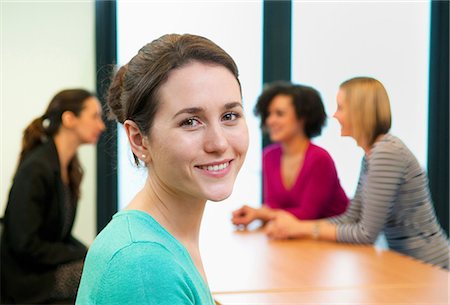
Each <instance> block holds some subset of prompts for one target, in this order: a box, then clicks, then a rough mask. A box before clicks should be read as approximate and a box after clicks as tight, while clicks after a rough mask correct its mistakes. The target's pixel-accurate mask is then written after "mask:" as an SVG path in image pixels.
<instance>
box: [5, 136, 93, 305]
mask: <svg viewBox="0 0 450 305" xmlns="http://www.w3.org/2000/svg"><path fill="white" fill-rule="evenodd" d="M72 200H73V202H76V200H75V198H72ZM64 209H65V206H64V185H63V182H62V180H61V171H60V165H59V159H58V154H57V151H56V146H55V143H54V142H53V141H52V140H49V141H48V142H47V143H45V144H43V145H41V146H39V147H37V148H35V149H34V150H33V151H31V152H30V153H29V154H28V155H27V156H26V158H25V159H24V160H23V161H22V163H21V164H20V165H19V168H18V169H17V172H16V175H15V177H14V180H13V184H12V187H11V190H10V193H9V198H8V205H7V207H6V210H5V215H4V228H3V232H2V238H1V292H2V303H3V302H5V301H6V300H8V301H10V302H11V301H12V302H15V303H40V302H43V301H45V300H48V298H49V294H50V289H51V288H52V287H53V285H54V281H55V277H54V274H55V271H56V268H57V267H58V265H60V264H64V263H68V262H72V261H77V260H80V259H84V257H85V255H86V251H87V249H86V247H85V246H84V245H83V244H82V243H81V242H79V241H78V240H76V239H75V238H74V237H73V236H72V235H71V233H70V232H71V230H72V225H73V221H74V217H73V218H72V220H71V226H70V229H69V230H68V232H69V233H67V234H66V235H65V236H62V232H63V223H64V218H63V217H64Z"/></svg>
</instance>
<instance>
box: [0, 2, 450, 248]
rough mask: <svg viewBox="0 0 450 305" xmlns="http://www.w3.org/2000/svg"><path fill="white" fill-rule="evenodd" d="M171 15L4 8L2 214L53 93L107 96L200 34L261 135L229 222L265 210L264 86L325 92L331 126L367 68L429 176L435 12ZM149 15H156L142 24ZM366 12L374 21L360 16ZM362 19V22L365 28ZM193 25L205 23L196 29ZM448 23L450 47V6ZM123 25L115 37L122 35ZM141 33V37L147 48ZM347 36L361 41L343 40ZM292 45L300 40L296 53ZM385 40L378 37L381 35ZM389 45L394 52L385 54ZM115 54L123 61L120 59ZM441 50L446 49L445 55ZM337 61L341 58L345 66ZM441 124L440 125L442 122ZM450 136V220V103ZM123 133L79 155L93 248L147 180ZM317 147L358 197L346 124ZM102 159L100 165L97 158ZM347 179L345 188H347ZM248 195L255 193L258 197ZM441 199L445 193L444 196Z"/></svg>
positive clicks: (324, 6)
mask: <svg viewBox="0 0 450 305" xmlns="http://www.w3.org/2000/svg"><path fill="white" fill-rule="evenodd" d="M213 2H214V1H213ZM170 5H171V6H172V7H170ZM173 5H174V2H161V1H145V2H134V5H131V3H128V4H127V1H122V2H120V3H119V5H118V6H117V8H118V11H117V12H116V11H115V6H114V3H113V2H109V1H98V2H96V3H94V2H93V1H85V2H72V1H58V2H5V1H3V2H2V4H1V17H2V18H1V19H2V21H1V23H2V24H1V26H2V28H1V35H2V38H1V40H2V47H1V48H2V63H1V65H2V68H1V75H2V82H1V86H2V87H1V107H2V109H1V153H2V154H1V166H0V167H1V169H2V170H1V183H0V196H1V197H0V200H1V207H2V208H1V211H0V213H3V209H4V205H5V203H6V198H7V193H8V191H9V187H10V183H11V178H12V175H13V173H14V170H15V167H16V159H17V155H18V152H19V149H20V140H21V133H22V131H23V129H24V127H25V126H26V124H28V123H29V121H31V119H32V118H34V117H35V116H38V115H39V114H41V113H42V112H43V111H44V109H45V106H46V105H47V103H48V101H49V100H50V98H51V97H52V96H53V95H54V94H55V93H56V91H58V90H60V89H62V88H66V87H85V88H87V89H90V90H98V91H99V92H100V94H101V92H102V91H104V90H105V87H106V86H107V79H108V77H109V73H110V71H111V69H110V68H111V66H110V64H111V63H112V62H118V63H119V64H123V63H125V62H126V61H127V60H129V58H130V57H131V56H132V55H133V53H135V52H136V51H137V50H138V49H139V48H140V47H141V46H142V45H143V44H144V43H145V42H148V41H150V40H152V39H154V38H156V37H158V36H160V35H161V34H162V33H165V32H171V31H172V32H180V31H182V32H193V33H199V34H202V35H205V36H207V37H209V38H211V39H213V40H214V41H216V42H217V43H218V44H219V45H221V46H223V47H224V48H225V49H226V50H227V51H229V52H230V53H231V55H232V56H233V57H234V58H235V59H236V61H237V63H238V66H239V67H240V70H241V81H242V83H243V88H244V102H246V103H247V105H246V111H247V118H248V119H249V125H250V128H251V130H252V134H253V136H252V139H251V141H252V144H251V145H252V146H251V147H252V148H251V151H250V152H249V158H248V159H247V161H246V165H245V168H244V170H243V173H242V174H241V175H240V179H241V180H238V184H237V187H236V192H235V194H233V196H232V198H230V199H229V203H225V204H220V205H221V207H222V211H223V210H225V211H228V210H230V209H231V208H232V206H233V204H235V205H240V204H241V203H252V204H258V202H257V201H258V200H260V198H259V196H260V191H261V190H260V185H259V184H258V179H259V178H258V177H259V174H260V173H259V170H260V169H259V166H260V165H259V158H260V146H259V143H260V141H261V137H260V132H259V129H258V127H257V124H258V120H257V119H256V118H254V117H253V115H252V112H251V110H252V104H253V103H254V99H255V98H256V96H257V94H258V93H259V90H260V89H261V88H262V84H263V83H264V82H267V81H271V80H274V79H292V80H294V81H298V82H302V83H306V84H309V85H312V86H316V87H317V88H318V89H319V90H320V91H321V92H322V93H323V97H324V102H325V104H326V107H327V113H328V115H330V116H331V114H332V113H333V111H334V106H333V105H334V94H335V91H336V90H337V86H338V85H339V82H340V81H342V80H344V79H345V78H346V77H351V76H353V75H354V74H355V73H356V74H358V73H364V69H362V68H361V66H362V67H363V68H367V69H368V70H370V72H369V74H371V75H372V76H375V77H380V79H381V80H382V81H385V82H387V87H388V88H387V89H388V91H389V92H391V93H392V94H393V96H392V94H391V99H392V100H393V111H394V128H393V132H394V133H395V134H397V135H399V136H400V137H401V138H402V139H404V140H405V142H406V143H407V144H408V145H410V147H411V148H412V150H413V151H414V153H415V154H416V155H417V156H418V158H419V161H420V162H421V164H422V165H423V166H424V167H426V166H427V164H429V162H427V158H428V157H429V156H427V152H428V149H427V143H428V141H430V140H433V139H432V137H430V138H428V135H427V132H426V131H427V126H428V96H429V95H432V94H433V92H434V91H433V90H434V89H433V90H431V89H430V91H429V90H428V79H429V74H428V72H429V70H428V69H429V65H428V63H429V52H430V47H429V46H430V36H429V35H430V23H431V22H433V21H436V18H434V19H433V20H431V22H430V16H431V13H432V12H431V6H430V4H429V3H428V2H426V1H424V2H419V3H405V2H403V3H401V2H400V3H395V4H389V3H384V4H383V3H378V4H377V3H371V4H360V5H356V4H353V5H352V4H349V3H338V2H335V3H323V2H322V3H320V4H318V5H312V4H311V3H308V2H297V1H294V2H292V3H291V2H284V3H281V2H279V1H276V2H265V3H262V2H260V1H242V2H231V1H215V3H213V4H211V3H210V4H209V5H206V4H205V3H201V2H195V1H181V2H180V1H179V2H178V6H177V8H176V9H174V6H173ZM364 5H365V7H364ZM389 5H390V6H389ZM144 8H145V9H144ZM171 10H172V13H173V12H174V11H176V12H178V13H177V14H170V12H171ZM147 11H148V14H146V13H145V12H147ZM364 11H365V12H366V14H361V12H364ZM180 12H181V13H180ZM291 12H292V13H291ZM369 12H370V13H369ZM116 13H118V14H116ZM139 13H140V14H142V15H139ZM358 13H359V14H361V15H359V16H358ZM164 14H167V15H164ZM195 14H198V15H196V17H193V16H195ZM127 15H128V17H129V18H130V16H131V18H133V16H134V19H131V20H130V19H129V21H128V22H127V21H123V20H126V19H123V18H126V17H127ZM370 16H371V17H370ZM157 17H159V19H157ZM291 17H292V20H291ZM357 17H358V18H359V19H358V18H357ZM183 18H185V20H183ZM352 18H353V19H355V18H356V20H357V21H358V25H360V26H361V27H363V28H365V29H367V31H365V32H364V31H363V32H358V31H357V30H356V29H352V28H351V23H352V22H351V20H352ZM446 18H447V19H446V20H447V23H446V25H447V37H448V3H447V17H446ZM164 19H165V20H164ZM444 19H445V18H444ZM121 20H122V21H121ZM174 20H178V23H177V25H176V26H174V25H173V24H174V23H175V22H174ZM419 20H420V21H419ZM121 22H122V23H121ZM152 22H153V23H152ZM421 22H422V23H421ZM371 23H372V24H371ZM116 24H117V28H118V33H117V34H118V35H117V36H116V33H115V31H114V28H115V25H116ZM196 24H197V25H196ZM444 24H445V23H444ZM168 25H172V27H167V26H168ZM206 25H208V26H206ZM177 26H178V27H177ZM183 26H184V27H183ZM291 27H292V28H291ZM346 27H347V28H346ZM389 27H392V31H391V32H392V33H389ZM440 28H442V26H440ZM183 29H186V30H183ZM137 30H142V31H143V32H141V33H144V34H143V36H140V35H141V34H139V33H138V32H137ZM291 31H292V32H291ZM342 31H344V33H342ZM345 31H349V32H350V33H353V34H354V36H351V35H344V34H345ZM286 33H292V41H291V39H290V35H288V34H286ZM314 33H318V34H317V35H315V34H314ZM377 33H379V35H378V36H377V35H375V34H377ZM402 33H403V34H404V36H403V37H402ZM339 34H341V35H339ZM145 35H147V36H145ZM364 35H366V36H365V37H364ZM370 35H374V36H375V37H370ZM396 35H398V36H399V37H398V40H396V39H395V37H396ZM116 39H117V40H116ZM358 39H359V40H360V41H363V42H364V43H362V44H360V45H359V46H358V48H355V47H354V46H353V48H351V49H350V51H353V53H351V54H348V56H347V57H345V56H342V55H345V52H348V51H349V50H347V51H346V50H345V47H344V46H349V45H352V44H354V45H358V44H357V43H356V44H355V40H356V41H357V40H358ZM380 41H388V43H385V44H381V43H380ZM236 42H238V44H236ZM116 43H117V44H118V48H117V50H115V48H113V47H112V46H114V45H115V44H116ZM364 44H366V45H364ZM414 44H417V45H414ZM377 47H379V48H380V50H381V53H380V54H379V57H380V58H375V59H374V60H373V62H369V63H367V57H364V52H367V50H369V49H370V48H377ZM444 47H445V45H444ZM442 48H443V47H442V46H440V47H438V49H439V50H441V49H442ZM339 52H344V53H342V54H341V57H339V55H340V53H339ZM444 52H445V48H444ZM340 58H342V59H343V60H339V59H340ZM318 59H320V60H318ZM352 59H353V60H352ZM384 59H385V60H384ZM352 62H354V63H356V64H357V65H358V64H359V65H360V69H359V70H358V69H357V68H355V66H353V67H351V63H352ZM365 64H369V66H364V65H365ZM383 65H386V67H388V66H389V67H390V68H392V67H393V68H394V69H396V70H397V75H394V76H392V74H391V75H387V76H385V75H383V70H385V69H384V67H383ZM440 65H441V66H442V64H440ZM447 66H448V38H447ZM394 74H395V73H394ZM402 74H403V75H405V76H409V77H412V80H411V79H410V80H405V79H406V78H405V79H402V78H401V77H402ZM330 76H331V77H330ZM414 77H415V78H414ZM430 77H432V75H430ZM446 77H447V85H446V84H445V75H443V76H442V75H441V76H440V78H439V79H441V80H442V79H444V83H443V84H441V86H444V89H445V86H447V87H446V88H447V101H448V70H447V76H446ZM389 78H390V79H389ZM97 80H100V81H98V82H97ZM399 81H401V83H398V82H399ZM438 92H439V91H438ZM441 92H442V91H441ZM441 94H442V93H441ZM441 98H442V96H441ZM444 98H445V97H444ZM398 100H403V101H402V103H403V104H401V106H398V107H397V106H396V105H398V104H397V101H398ZM405 105H406V106H405ZM406 111H408V113H409V116H408V115H407V116H405V117H403V119H400V118H399V115H401V114H403V113H404V112H406ZM430 111H431V108H430ZM433 111H434V110H433ZM437 113H441V114H442V113H443V111H442V110H441V111H437ZM430 114H431V113H430ZM444 114H445V109H444ZM436 121H439V120H437V119H436ZM433 122H434V120H432V122H431V123H433ZM443 125H444V126H443V128H444V130H445V128H447V130H446V132H444V133H442V132H441V133H438V132H433V134H434V135H436V136H438V138H437V142H439V144H440V145H444V146H443V147H444V148H445V145H446V151H447V159H446V160H447V161H446V162H447V163H446V164H447V169H445V168H444V169H442V165H444V166H445V156H444V157H443V160H444V163H442V161H439V163H438V164H437V167H438V168H439V167H441V170H446V171H447V176H446V179H447V180H446V181H447V184H446V185H447V187H445V179H444V180H442V178H434V179H435V180H434V181H440V182H441V184H443V185H441V186H440V187H441V189H442V190H443V191H440V192H441V193H440V194H441V196H440V197H442V198H444V200H445V198H447V203H446V204H447V210H446V211H445V209H444V210H442V209H441V210H440V213H441V214H446V215H447V216H446V217H447V219H448V103H447V116H446V121H445V116H444V123H443ZM397 126H398V128H397ZM405 126H406V129H405ZM408 126H410V128H408ZM115 127H116V126H115V124H113V123H110V125H109V131H108V133H107V134H105V135H104V136H103V137H102V141H101V143H100V145H99V150H98V151H96V149H95V148H94V147H92V146H84V147H83V148H82V149H81V156H80V157H81V162H82V164H83V166H84V168H85V178H84V180H83V184H82V192H83V195H82V199H81V201H80V210H79V211H78V215H77V219H76V223H75V235H77V236H78V237H79V238H80V239H82V240H83V241H85V242H87V243H90V242H91V241H92V240H93V238H94V237H95V235H96V233H97V230H98V229H101V228H102V227H103V225H104V224H105V223H106V222H107V221H108V219H109V217H110V215H111V214H112V213H113V212H114V211H115V210H117V209H118V208H119V207H120V206H121V205H122V203H121V201H122V202H126V201H127V195H125V192H124V190H125V191H126V190H128V191H129V192H130V193H133V187H129V186H128V187H127V186H124V185H123V181H126V180H128V179H130V177H131V178H133V177H134V178H133V179H135V180H136V177H138V178H137V179H138V180H139V178H142V177H143V176H144V174H145V173H144V174H143V173H142V170H140V171H139V170H138V171H136V169H135V168H132V167H131V168H130V167H128V168H127V167H126V166H125V167H124V166H123V164H124V163H120V162H121V161H119V163H117V162H116V155H115V140H114V138H113V136H114V135H115V132H116V131H115ZM441 128H442V127H441ZM119 130H120V128H119ZM445 136H446V137H447V138H446V140H445ZM443 137H444V139H443ZM122 140H123V139H122ZM317 141H318V143H319V144H320V145H323V146H324V147H326V148H327V149H329V150H330V152H331V153H332V155H333V157H334V158H335V161H336V163H337V167H338V171H339V175H340V176H341V179H342V180H343V184H344V185H347V188H346V191H347V193H348V195H350V196H351V195H352V190H351V186H352V185H353V184H354V183H355V182H354V180H355V179H356V176H357V174H358V168H357V167H358V166H359V158H360V152H358V148H356V146H355V145H354V143H352V142H351V141H348V140H346V139H342V138H340V137H339V134H338V126H337V123H336V122H334V120H333V119H331V118H330V119H329V121H328V129H327V130H325V131H324V135H323V136H322V137H321V138H319V139H317ZM435 141H436V140H435ZM445 141H446V142H445ZM120 143H122V142H120V137H119V147H121V148H125V150H121V151H119V153H118V155H119V157H120V155H122V156H125V158H123V159H121V160H122V162H125V164H126V163H127V146H126V145H125V144H120ZM445 143H446V144H445ZM438 152H441V153H444V154H445V149H442V148H441V149H440V150H438ZM97 154H99V155H100V156H101V158H97V157H96V155H97ZM346 155H347V156H346ZM348 155H350V158H349V160H350V161H348V162H347V161H345V158H346V157H347V158H348V157H349V156H348ZM436 155H437V153H436ZM441 158H442V156H441ZM432 159H433V160H434V161H437V160H439V158H432ZM433 160H432V161H433ZM441 160H442V159H441ZM97 161H98V162H97ZM349 162H350V163H352V164H349ZM130 163H131V162H128V165H129V164H130ZM355 166H356V168H355ZM116 168H117V169H119V173H125V174H123V175H122V174H119V175H117V171H116ZM97 170H98V173H99V176H98V177H97ZM127 171H128V172H127ZM344 174H346V175H347V177H345V178H344V177H343V176H344ZM130 175H131V176H130ZM441 177H442V174H441ZM439 179H441V180H439ZM249 185H251V186H252V187H251V188H249ZM97 186H98V188H97ZM121 189H122V191H121ZM442 192H447V193H446V194H443V195H442ZM445 195H446V196H445ZM442 198H441V199H440V200H441V202H442ZM247 201H252V202H247ZM97 204H98V205H99V206H98V209H97ZM214 208H216V206H215V207H214ZM97 213H98V214H97ZM225 219H228V217H225ZM447 221H448V220H447ZM447 228H448V223H447Z"/></svg>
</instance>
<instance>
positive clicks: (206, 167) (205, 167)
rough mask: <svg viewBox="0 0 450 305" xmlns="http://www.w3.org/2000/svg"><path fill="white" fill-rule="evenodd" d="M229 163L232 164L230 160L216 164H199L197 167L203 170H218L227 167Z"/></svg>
mask: <svg viewBox="0 0 450 305" xmlns="http://www.w3.org/2000/svg"><path fill="white" fill-rule="evenodd" d="M229 165H230V161H228V162H224V163H220V164H214V165H199V166H197V167H198V168H200V169H202V170H206V171H209V172H218V171H221V170H224V169H226V168H227V167H228V166H229Z"/></svg>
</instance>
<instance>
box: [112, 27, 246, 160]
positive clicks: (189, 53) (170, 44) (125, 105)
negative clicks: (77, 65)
mask: <svg viewBox="0 0 450 305" xmlns="http://www.w3.org/2000/svg"><path fill="white" fill-rule="evenodd" d="M193 61H199V62H203V63H210V64H213V65H220V66H223V67H225V68H226V69H228V70H229V71H230V72H231V73H232V74H233V75H234V76H235V77H236V80H237V81H238V83H239V79H238V75H239V73H238V68H237V66H236V63H235V62H234V60H233V59H232V58H231V56H230V55H229V54H228V53H226V52H225V51H224V50H223V49H222V48H220V47H219V46H218V45H216V44H215V43H214V42H212V41H211V40H209V39H207V38H205V37H201V36H197V35H191V34H183V35H179V34H167V35H164V36H161V37H160V38H158V39H156V40H153V41H152V42H150V43H148V44H146V45H145V46H143V47H142V48H141V49H140V50H139V52H138V54H137V55H136V56H134V57H133V58H132V59H131V60H130V62H129V63H127V64H126V65H124V66H122V67H121V68H120V69H119V70H118V72H117V73H116V75H115V77H114V78H113V80H112V82H111V85H110V87H109V91H108V95H107V104H108V107H109V110H110V112H109V117H110V118H115V119H116V120H117V121H118V122H120V123H122V124H123V123H124V121H125V120H132V121H134V122H135V123H136V124H137V126H138V127H139V129H140V131H141V132H142V133H143V134H144V135H150V131H151V127H152V124H153V120H154V116H155V113H156V111H157V110H158V106H159V97H158V91H159V89H160V88H161V86H162V85H163V84H164V83H165V82H166V81H167V79H168V77H169V73H170V72H171V71H172V70H174V69H179V68H181V67H183V66H185V65H186V64H188V63H190V62H193ZM239 86H240V83H239ZM134 159H135V161H136V164H138V165H139V161H138V159H137V157H136V156H134Z"/></svg>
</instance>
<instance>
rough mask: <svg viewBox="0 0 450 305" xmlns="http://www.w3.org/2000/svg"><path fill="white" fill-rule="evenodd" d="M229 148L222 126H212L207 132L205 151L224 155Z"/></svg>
mask: <svg viewBox="0 0 450 305" xmlns="http://www.w3.org/2000/svg"><path fill="white" fill-rule="evenodd" d="M227 148H228V139H227V137H226V134H225V130H223V128H222V127H221V126H220V124H210V125H209V126H208V127H207V128H206V131H205V138H204V149H205V151H206V152H208V153H218V154H220V153H224V152H225V151H226V150H227Z"/></svg>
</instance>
